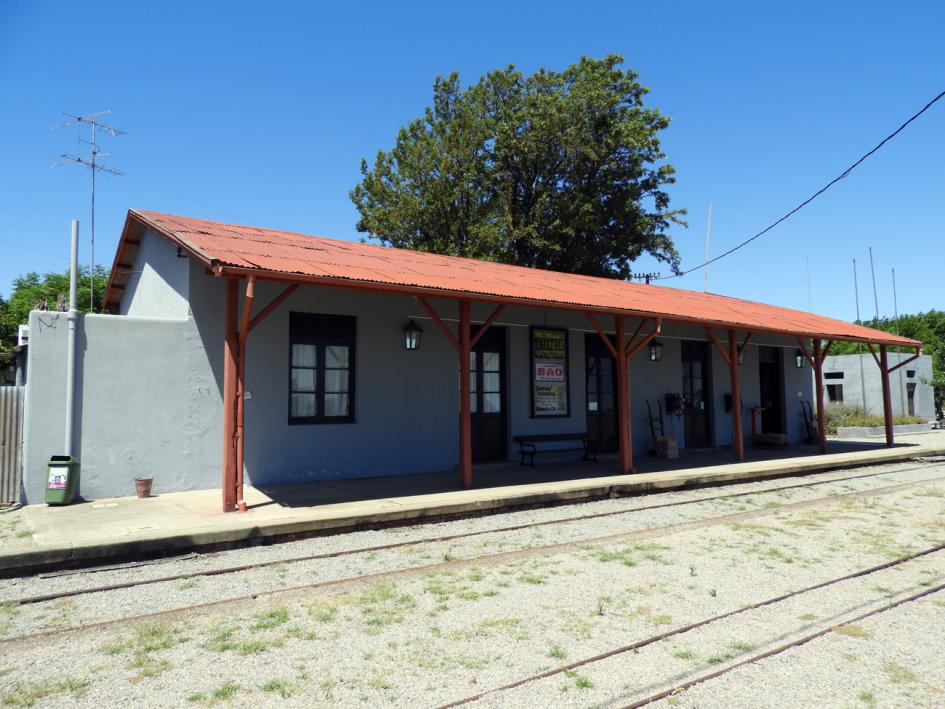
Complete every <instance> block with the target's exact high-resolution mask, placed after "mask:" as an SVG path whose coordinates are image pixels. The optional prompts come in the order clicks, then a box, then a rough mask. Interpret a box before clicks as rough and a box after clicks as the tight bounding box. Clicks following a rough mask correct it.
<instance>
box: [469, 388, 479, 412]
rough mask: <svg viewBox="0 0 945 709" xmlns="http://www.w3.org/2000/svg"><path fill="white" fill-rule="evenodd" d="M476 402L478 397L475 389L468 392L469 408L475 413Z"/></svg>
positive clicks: (476, 409) (476, 408)
mask: <svg viewBox="0 0 945 709" xmlns="http://www.w3.org/2000/svg"><path fill="white" fill-rule="evenodd" d="M478 403H479V397H478V396H477V395H476V392H475V391H473V392H471V393H470V394H469V410H470V411H471V412H472V413H476V412H477V411H478Z"/></svg>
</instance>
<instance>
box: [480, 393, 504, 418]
mask: <svg viewBox="0 0 945 709" xmlns="http://www.w3.org/2000/svg"><path fill="white" fill-rule="evenodd" d="M501 411H502V395H501V394H483V395H482V413H484V414H497V413H499V412H501Z"/></svg>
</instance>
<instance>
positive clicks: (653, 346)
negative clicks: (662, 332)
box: [650, 340, 663, 362]
mask: <svg viewBox="0 0 945 709" xmlns="http://www.w3.org/2000/svg"><path fill="white" fill-rule="evenodd" d="M661 359H663V343H662V342H660V341H659V340H653V342H651V343H650V361H651V362H659V361H660V360H661Z"/></svg>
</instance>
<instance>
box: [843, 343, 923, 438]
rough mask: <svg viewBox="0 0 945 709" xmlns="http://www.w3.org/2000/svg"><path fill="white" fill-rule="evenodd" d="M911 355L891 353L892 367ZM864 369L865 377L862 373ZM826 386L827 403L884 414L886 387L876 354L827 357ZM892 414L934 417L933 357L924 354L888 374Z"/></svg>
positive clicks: (866, 352) (866, 353) (890, 361)
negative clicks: (884, 392) (884, 388)
mask: <svg viewBox="0 0 945 709" xmlns="http://www.w3.org/2000/svg"><path fill="white" fill-rule="evenodd" d="M910 357H912V354H911V353H902V352H890V353H889V366H890V367H893V366H895V365H896V364H897V363H898V362H900V361H902V360H905V359H909V358H910ZM861 372H862V376H861ZM824 389H825V397H824V398H825V400H826V401H827V402H834V403H838V404H839V403H843V404H846V405H847V406H855V407H857V408H862V409H866V411H867V412H868V413H870V414H874V415H876V416H882V415H883V389H882V379H881V378H880V374H879V367H877V366H876V362H875V361H874V360H873V355H871V354H870V353H869V352H868V351H866V350H864V351H863V353H862V354H859V355H855V354H851V355H834V356H831V357H827V359H826V360H824ZM889 389H890V394H891V395H892V410H893V416H918V417H919V418H924V419H928V420H929V421H934V420H935V394H934V392H933V390H932V357H931V355H922V356H921V357H919V358H918V359H917V360H915V361H914V362H910V363H909V364H907V365H905V366H903V367H900V368H899V369H897V370H896V371H895V372H893V373H892V374H890V375H889Z"/></svg>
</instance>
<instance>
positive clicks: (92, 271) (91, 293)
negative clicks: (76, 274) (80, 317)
mask: <svg viewBox="0 0 945 709" xmlns="http://www.w3.org/2000/svg"><path fill="white" fill-rule="evenodd" d="M95 128H96V125H95V121H92V233H91V235H90V239H89V243H90V244H91V247H92V253H91V255H90V259H91V261H92V265H91V266H90V267H89V312H90V313H94V312H95V158H96V157H97V155H98V152H97V151H96V148H95Z"/></svg>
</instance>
